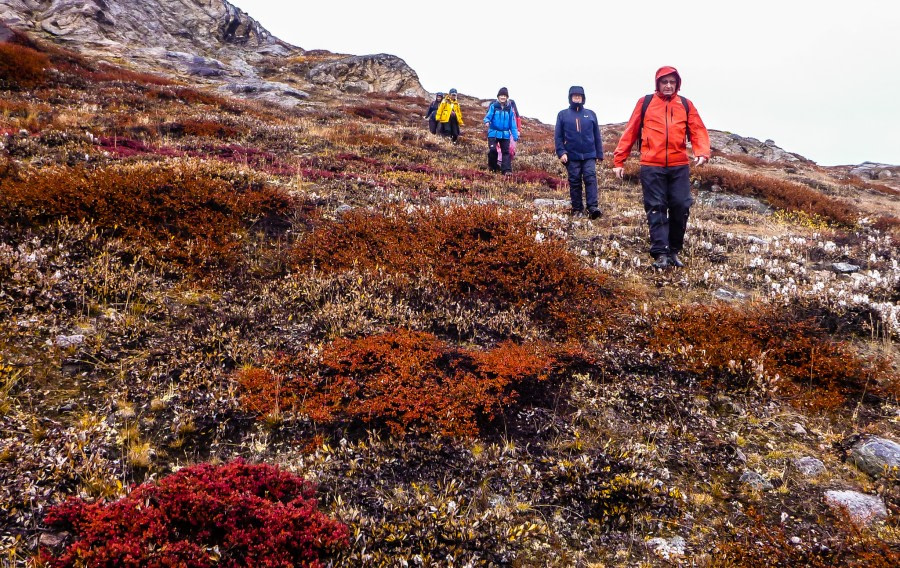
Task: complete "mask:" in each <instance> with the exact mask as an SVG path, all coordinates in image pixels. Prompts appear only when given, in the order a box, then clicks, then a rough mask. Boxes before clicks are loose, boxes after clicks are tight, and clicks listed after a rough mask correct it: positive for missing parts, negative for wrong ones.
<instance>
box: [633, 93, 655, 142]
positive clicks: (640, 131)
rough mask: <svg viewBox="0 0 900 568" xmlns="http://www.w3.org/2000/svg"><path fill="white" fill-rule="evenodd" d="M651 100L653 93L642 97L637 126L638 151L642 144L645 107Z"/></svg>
mask: <svg viewBox="0 0 900 568" xmlns="http://www.w3.org/2000/svg"><path fill="white" fill-rule="evenodd" d="M652 100H653V95H647V96H645V97H644V104H642V105H641V126H640V127H639V128H638V137H637V140H638V151H640V149H641V144H643V140H644V115H645V114H647V107H649V106H650V101H652Z"/></svg>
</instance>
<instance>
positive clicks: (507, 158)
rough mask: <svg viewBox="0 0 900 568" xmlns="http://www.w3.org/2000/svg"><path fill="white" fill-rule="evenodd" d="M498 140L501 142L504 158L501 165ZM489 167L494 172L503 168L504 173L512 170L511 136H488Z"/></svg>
mask: <svg viewBox="0 0 900 568" xmlns="http://www.w3.org/2000/svg"><path fill="white" fill-rule="evenodd" d="M497 142H499V143H500V151H501V152H503V160H502V163H501V164H499V165H498V164H497ZM488 169H489V170H491V171H492V172H496V171H497V170H501V171H502V172H503V173H507V172H511V171H512V156H511V155H510V153H509V138H488Z"/></svg>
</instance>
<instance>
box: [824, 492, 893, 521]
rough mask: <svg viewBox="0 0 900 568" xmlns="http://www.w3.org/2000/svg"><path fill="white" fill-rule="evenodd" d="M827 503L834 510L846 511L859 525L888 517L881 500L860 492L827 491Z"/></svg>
mask: <svg viewBox="0 0 900 568" xmlns="http://www.w3.org/2000/svg"><path fill="white" fill-rule="evenodd" d="M825 503H827V504H828V506H829V507H831V508H832V509H835V510H840V509H843V510H845V511H846V512H847V513H848V514H849V515H850V519H851V520H852V521H853V522H854V523H856V524H858V525H867V524H869V523H870V522H872V521H874V520H879V519H886V518H887V516H888V511H887V507H885V506H884V502H883V501H882V500H881V499H880V498H878V497H875V496H874V495H866V494H865V493H860V492H858V491H826V492H825Z"/></svg>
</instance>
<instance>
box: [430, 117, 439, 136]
mask: <svg viewBox="0 0 900 568" xmlns="http://www.w3.org/2000/svg"><path fill="white" fill-rule="evenodd" d="M437 127H438V121H437V119H436V118H435V117H434V115H432V116H430V117H428V130H430V131H431V133H432V134H437Z"/></svg>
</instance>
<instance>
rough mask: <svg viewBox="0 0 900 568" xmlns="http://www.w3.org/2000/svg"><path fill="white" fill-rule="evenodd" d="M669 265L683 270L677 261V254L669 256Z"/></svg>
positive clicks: (681, 264) (681, 263)
mask: <svg viewBox="0 0 900 568" xmlns="http://www.w3.org/2000/svg"><path fill="white" fill-rule="evenodd" d="M669 264H671V265H672V266H674V267H675V268H684V263H683V262H681V261H680V260H679V259H678V253H677V252H673V253H672V254H670V255H669Z"/></svg>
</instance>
